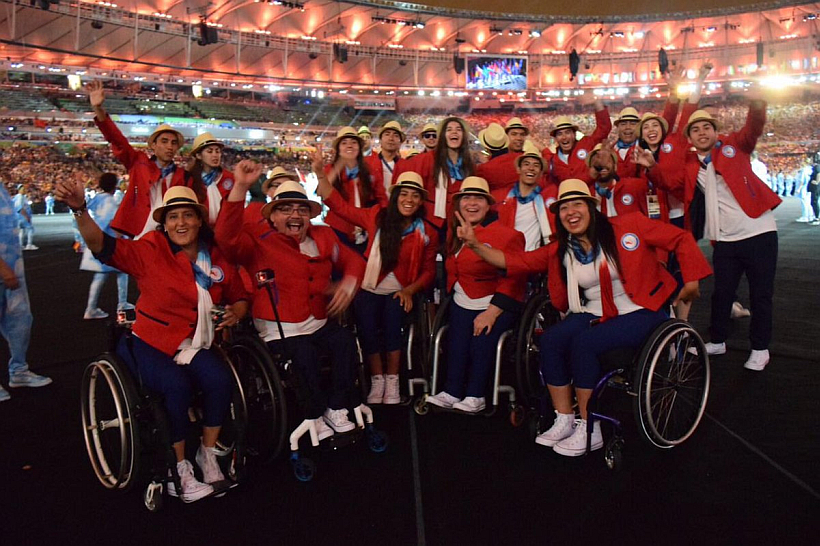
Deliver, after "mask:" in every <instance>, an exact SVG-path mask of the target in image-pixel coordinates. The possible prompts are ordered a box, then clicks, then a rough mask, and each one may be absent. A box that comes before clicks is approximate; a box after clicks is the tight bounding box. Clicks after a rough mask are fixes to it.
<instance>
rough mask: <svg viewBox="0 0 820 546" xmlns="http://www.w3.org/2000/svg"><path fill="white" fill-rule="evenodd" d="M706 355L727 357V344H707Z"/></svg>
mask: <svg viewBox="0 0 820 546" xmlns="http://www.w3.org/2000/svg"><path fill="white" fill-rule="evenodd" d="M693 348H694V347H693ZM706 354H707V355H709V356H717V355H725V354H726V343H725V342H724V343H712V342H711V341H710V342H709V343H707V344H706Z"/></svg>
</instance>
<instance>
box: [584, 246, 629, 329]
mask: <svg viewBox="0 0 820 546" xmlns="http://www.w3.org/2000/svg"><path fill="white" fill-rule="evenodd" d="M607 265H608V267H609V276H610V277H611V278H612V295H613V297H614V299H615V307H617V308H618V314H619V315H626V314H627V313H632V312H633V311H638V310H640V309H643V307H641V306H640V305H638V304H636V303H635V302H633V301H632V300H631V299H629V296H627V295H626V290H624V285H623V284H622V283H621V277H620V275H619V274H618V268H617V267H615V265H614V264H612V263H608V264H607ZM600 266H601V261H600V256H599V257H598V258H596V259H595V261H594V262H592V263H589V264H586V265H584V264H581V263H580V262H579V261H578V260H572V268H573V273H574V275H575V279H576V280H577V281H578V286H580V287H581V289H582V290H583V291H584V297H585V298H586V299H587V303H586V305H585V306H584V307H585V308H586V310H587V312H589V313H592V314H593V315H595V316H598V317H600V316H603V314H604V312H603V303H602V302H601V280H600V279H599V278H598V268H599V267H600Z"/></svg>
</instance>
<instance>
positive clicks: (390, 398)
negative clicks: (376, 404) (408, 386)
mask: <svg viewBox="0 0 820 546" xmlns="http://www.w3.org/2000/svg"><path fill="white" fill-rule="evenodd" d="M382 400H383V403H384V404H398V403H399V402H401V394H399V376H398V375H385V376H384V398H383V399H382Z"/></svg>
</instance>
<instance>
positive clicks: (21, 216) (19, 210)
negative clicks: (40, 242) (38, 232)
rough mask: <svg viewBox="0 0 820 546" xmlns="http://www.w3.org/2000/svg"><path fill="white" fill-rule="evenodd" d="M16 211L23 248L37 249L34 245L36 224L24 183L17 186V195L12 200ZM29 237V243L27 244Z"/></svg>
mask: <svg viewBox="0 0 820 546" xmlns="http://www.w3.org/2000/svg"><path fill="white" fill-rule="evenodd" d="M12 203H13V205H14V212H15V214H16V216H17V228H18V229H19V231H18V235H17V236H18V237H19V238H20V246H21V247H23V250H37V249H38V247H36V246H34V224H32V222H31V203H30V202H29V200H28V195H26V188H25V186H23V185H22V184H20V185H19V186H17V195H15V196H14V199H13V200H12ZM26 239H28V244H26Z"/></svg>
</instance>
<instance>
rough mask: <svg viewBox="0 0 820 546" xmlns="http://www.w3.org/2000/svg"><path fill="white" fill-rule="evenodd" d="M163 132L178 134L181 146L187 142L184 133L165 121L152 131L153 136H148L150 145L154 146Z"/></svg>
mask: <svg viewBox="0 0 820 546" xmlns="http://www.w3.org/2000/svg"><path fill="white" fill-rule="evenodd" d="M162 133H174V134H175V135H176V136H177V140H178V141H179V145H180V147H182V145H183V144H184V143H185V137H184V136H182V133H180V132H179V131H177V130H176V129H174V128H173V127H171V126H170V125H168V124H167V123H163V124H162V125H160V126H159V127H157V128H156V129H154V132H153V133H151V136H149V137H148V146H153V145H154V141H155V140H156V139H157V137H158V136H159V135H161V134H162Z"/></svg>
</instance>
